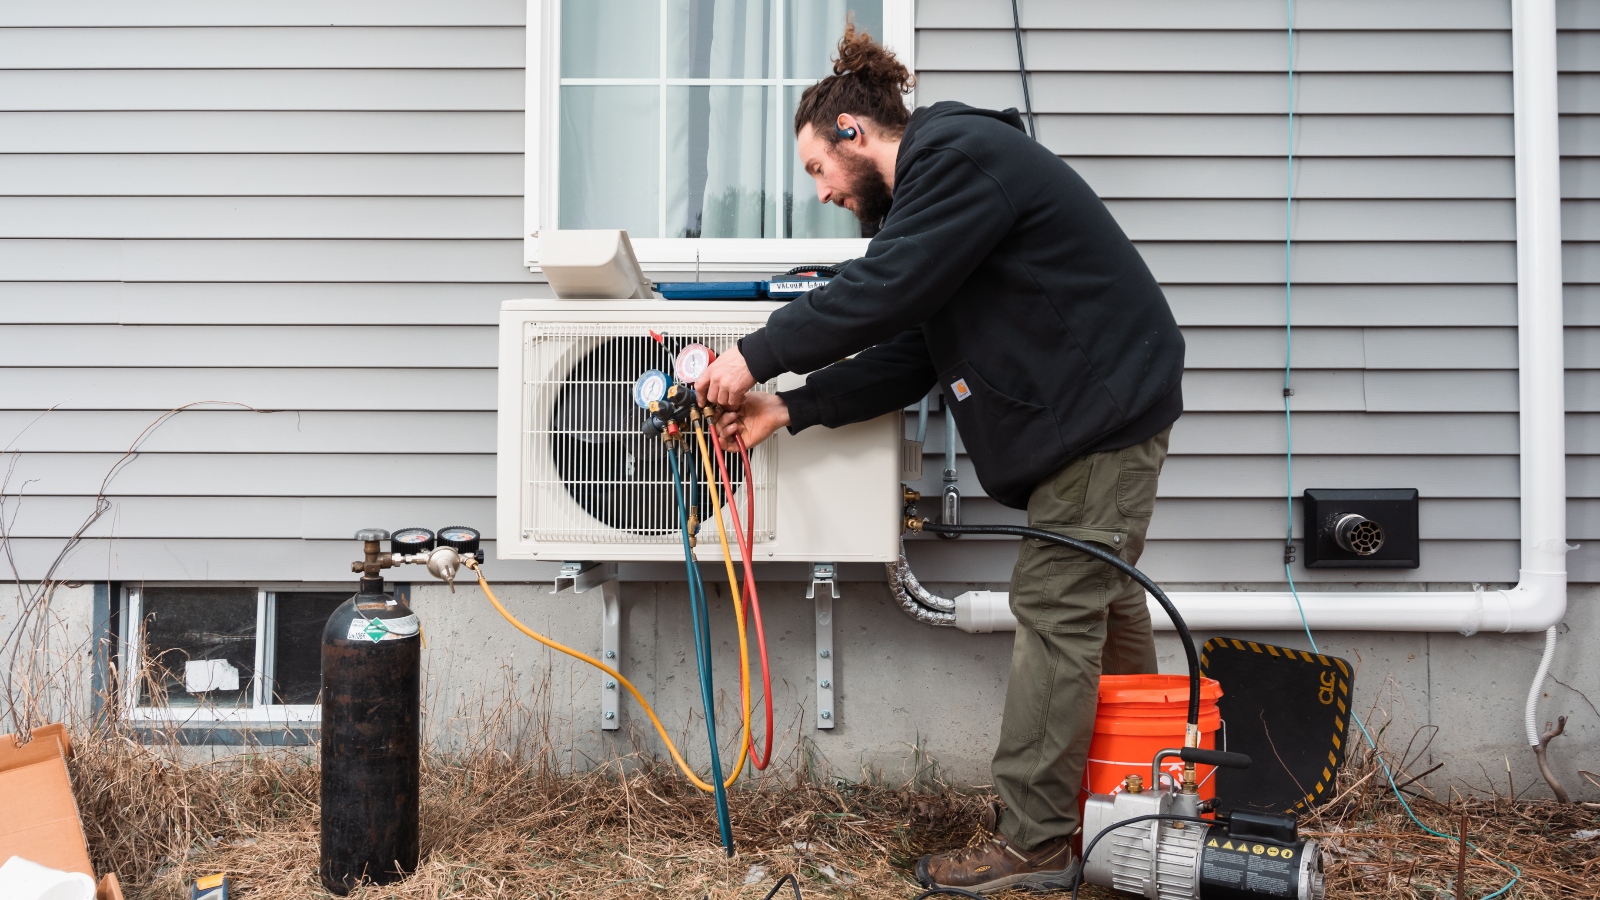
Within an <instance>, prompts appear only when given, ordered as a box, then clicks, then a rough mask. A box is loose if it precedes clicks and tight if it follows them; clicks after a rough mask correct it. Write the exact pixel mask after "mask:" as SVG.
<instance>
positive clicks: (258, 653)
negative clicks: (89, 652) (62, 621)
mask: <svg viewBox="0 0 1600 900" xmlns="http://www.w3.org/2000/svg"><path fill="white" fill-rule="evenodd" d="M350 594H351V591H350V589H349V588H348V587H333V586H330V587H329V588H328V589H326V590H316V589H311V588H307V587H305V586H299V585H297V586H294V587H276V586H259V585H256V586H251V585H236V584H235V585H194V584H183V585H163V584H141V585H138V586H133V585H129V586H125V587H124V588H123V589H122V597H121V613H122V618H121V621H122V623H123V627H122V636H121V643H120V648H119V649H120V659H121V666H120V670H121V672H122V674H123V680H124V684H123V687H122V691H123V695H122V706H123V709H124V710H126V714H127V716H128V718H130V719H134V720H140V721H151V722H170V723H175V724H188V723H223V724H226V723H238V724H279V723H286V724H287V723H314V722H316V721H317V720H318V706H317V700H318V696H317V695H318V693H319V691H320V690H321V681H322V662H321V660H322V629H323V626H324V625H325V624H326V623H327V621H328V616H329V615H331V614H332V613H333V611H334V610H335V609H336V608H337V607H338V606H339V605H340V604H341V603H343V602H345V601H346V600H348V599H349V598H350Z"/></svg>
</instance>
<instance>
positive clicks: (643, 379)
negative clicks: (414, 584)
mask: <svg viewBox="0 0 1600 900" xmlns="http://www.w3.org/2000/svg"><path fill="white" fill-rule="evenodd" d="M681 358H682V357H680V359H681ZM667 384H668V379H667V373H665V372H663V371H661V370H660V369H649V370H646V371H645V373H644V374H643V375H640V376H639V379H638V380H637V381H635V382H634V383H633V403H634V405H635V406H637V407H639V408H640V409H649V408H650V404H651V403H653V402H655V401H657V400H660V399H661V398H663V397H665V396H667Z"/></svg>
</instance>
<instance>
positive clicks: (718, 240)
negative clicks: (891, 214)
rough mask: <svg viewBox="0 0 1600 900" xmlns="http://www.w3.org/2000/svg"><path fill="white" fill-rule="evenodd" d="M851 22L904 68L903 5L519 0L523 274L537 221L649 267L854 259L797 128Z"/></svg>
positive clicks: (847, 219)
mask: <svg viewBox="0 0 1600 900" xmlns="http://www.w3.org/2000/svg"><path fill="white" fill-rule="evenodd" d="M847 15H851V16H854V18H855V22H856V25H857V28H858V29H860V30H863V31H866V32H869V33H870V34H871V35H872V36H873V37H874V38H875V39H876V40H878V41H879V42H881V43H883V44H884V45H885V46H887V47H889V48H890V49H891V50H893V51H894V52H895V53H896V54H897V55H898V56H899V57H900V59H901V60H902V61H903V62H904V63H905V64H906V65H907V67H908V68H913V69H914V60H913V57H912V52H913V47H914V35H913V32H914V26H913V4H912V0H529V2H528V23H529V24H528V29H527V31H528V64H527V79H528V81H527V110H528V112H527V129H528V132H527V142H526V146H527V153H526V155H525V159H526V166H527V173H526V178H525V193H526V201H525V207H524V223H525V226H526V227H525V230H524V232H523V238H524V246H525V253H526V262H527V265H528V266H529V267H531V268H536V267H537V266H538V263H539V241H538V233H539V230H540V228H541V227H542V228H551V229H555V228H560V229H573V228H625V229H627V231H628V236H629V238H630V239H631V241H632V244H633V247H634V251H635V253H636V254H637V255H638V257H639V261H640V262H641V263H642V264H643V265H644V266H645V268H646V269H653V270H664V271H684V270H694V269H697V268H698V269H704V270H706V271H718V270H721V271H749V270H751V269H752V268H754V269H756V270H760V269H763V268H776V267H787V266H789V265H794V264H798V263H805V262H830V261H838V260H843V259H846V258H849V257H853V256H859V255H860V254H861V253H862V252H863V251H864V250H865V248H866V243H867V242H866V240H865V239H863V238H862V237H861V230H860V225H859V223H857V221H856V219H855V217H854V216H853V215H852V214H851V213H850V212H848V211H847V210H844V209H841V208H839V207H835V206H831V205H828V206H825V205H823V204H821V203H819V202H818V201H817V195H816V188H815V186H814V185H813V183H812V180H811V177H810V176H809V175H807V174H806V172H805V170H804V169H803V168H802V167H801V166H800V162H799V159H798V156H797V153H796V149H795V140H794V133H793V127H792V123H793V121H794V110H795V107H796V105H797V104H798V103H799V101H800V94H801V92H802V91H804V90H805V88H806V87H807V86H809V85H811V84H813V83H815V82H816V81H817V80H818V79H820V78H822V77H824V76H826V75H828V74H829V73H830V72H831V71H832V68H831V59H832V57H833V55H834V53H835V48H836V45H837V44H838V41H839V38H840V37H841V36H842V35H843V33H844V27H845V17H846V16H847ZM908 102H909V98H908Z"/></svg>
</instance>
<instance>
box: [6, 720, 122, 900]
mask: <svg viewBox="0 0 1600 900" xmlns="http://www.w3.org/2000/svg"><path fill="white" fill-rule="evenodd" d="M71 753H72V742H71V740H70V739H69V738H68V737H67V727H66V726H65V725H60V724H56V725H45V726H43V727H40V728H35V729H34V730H33V740H32V741H29V742H28V743H27V744H19V743H18V741H17V737H16V735H9V734H8V735H4V736H0V861H4V860H7V859H10V858H11V857H13V856H20V857H22V858H23V859H26V860H30V861H32V862H36V863H38V864H39V865H41V866H49V867H50V868H52V869H60V870H62V871H65V872H82V873H83V874H85V875H88V876H89V877H90V878H93V877H94V869H93V868H92V866H91V865H90V863H89V843H88V841H87V840H86V839H85V838H84V836H83V822H82V821H81V820H80V819H79V817H78V802H77V800H75V799H74V798H73V796H72V781H71V778H70V777H69V776H68V774H67V757H68V756H70V755H71ZM96 900H122V889H121V887H120V886H119V885H118V884H117V876H116V875H115V874H114V873H109V872H108V873H107V874H106V876H105V877H104V878H102V879H100V881H99V887H98V890H97V892H96Z"/></svg>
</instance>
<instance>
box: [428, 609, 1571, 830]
mask: <svg viewBox="0 0 1600 900" xmlns="http://www.w3.org/2000/svg"><path fill="white" fill-rule="evenodd" d="M725 587H726V586H725V585H717V584H712V585H709V588H710V590H711V591H712V610H711V616H712V631H713V640H714V641H715V643H716V644H717V647H716V678H717V685H718V698H719V703H721V704H722V712H721V714H720V715H719V727H720V729H721V733H720V737H721V739H722V741H721V742H722V745H723V746H724V748H729V747H733V746H735V743H734V741H735V738H736V736H737V735H736V732H735V731H734V729H735V728H736V727H737V721H738V707H737V700H738V691H737V684H738V683H737V668H736V660H737V659H738V646H737V638H736V634H735V629H734V627H733V622H734V618H733V612H732V608H731V605H730V604H729V602H728V598H727V594H726V590H725ZM971 587H976V586H975V585H936V586H934V589H935V590H938V591H941V592H942V593H945V594H947V595H948V594H951V593H956V592H959V591H960V590H965V589H968V588H971ZM990 587H995V586H992V585H991V586H990ZM1002 587H1003V586H1002ZM1174 587H1176V586H1174ZM1439 587H1441V588H1442V587H1444V586H1442V585H1441V586H1439ZM841 589H842V593H843V597H842V598H841V599H840V600H839V601H836V603H835V606H834V610H835V622H834V647H835V655H834V672H835V680H836V685H837V691H838V696H837V702H836V715H837V719H836V721H837V727H836V728H834V729H833V730H831V731H818V730H817V729H816V728H815V727H814V723H815V721H816V719H815V709H814V702H815V696H816V693H815V692H816V684H815V667H814V664H813V656H814V653H815V650H814V641H815V629H814V625H813V606H812V602H811V601H809V600H807V599H805V586H804V585H803V584H798V583H794V582H777V583H772V584H768V585H766V586H765V587H764V588H763V590H762V594H761V599H762V607H763V610H764V611H765V623H766V627H767V640H768V649H769V652H770V655H771V664H772V676H773V693H774V696H775V697H776V698H777V704H776V707H775V709H776V722H775V731H776V733H777V738H776V744H777V748H776V751H775V753H776V757H777V758H778V759H781V760H784V761H785V764H786V765H785V768H786V769H787V767H788V766H793V765H796V764H801V763H804V762H810V763H813V764H820V765H825V766H826V767H827V770H828V771H829V772H831V773H832V774H835V775H838V776H841V777H844V778H849V779H858V778H863V777H872V778H883V779H885V780H888V781H890V782H906V781H910V780H911V779H913V778H914V777H918V776H919V775H920V777H922V778H927V777H928V776H929V775H930V774H933V773H934V772H933V770H930V769H929V768H928V767H929V766H936V767H937V769H936V773H937V775H938V776H940V777H942V778H944V779H946V780H948V781H949V782H951V783H955V784H960V785H969V786H970V785H982V784H985V783H987V782H988V780H989V772H988V767H989V757H990V754H991V752H992V751H993V748H994V744H995V741H996V738H997V736H998V732H999V727H1000V711H1001V707H1002V700H1003V698H1004V695H1005V688H1006V681H1007V674H1008V671H1009V664H1010V655H1011V641H1012V635H1010V634H990V635H972V634H966V633H963V632H960V631H957V630H955V629H946V628H932V627H928V626H924V625H920V624H917V623H915V622H912V621H911V620H909V619H908V618H906V617H905V615H904V614H903V613H902V612H900V610H899V609H898V608H896V607H895V606H894V605H893V604H892V602H891V601H890V599H889V596H888V591H887V588H886V587H885V586H884V585H882V584H876V583H862V582H847V583H845V584H843V585H842V586H841ZM497 594H498V595H499V596H500V597H501V599H502V600H503V601H504V602H505V603H506V605H507V607H508V608H509V609H510V610H511V611H512V612H513V613H514V614H515V615H517V616H518V617H519V618H521V619H522V620H523V621H524V622H525V623H526V624H527V625H528V626H529V627H531V628H534V629H535V630H538V631H541V632H542V633H544V634H546V635H549V636H551V637H553V638H555V639H556V640H558V641H561V642H564V643H567V644H568V645H570V646H572V647H574V648H576V649H579V650H582V651H584V652H588V653H591V654H598V652H599V648H600V600H599V592H598V591H593V592H590V593H587V594H573V593H572V592H571V591H570V590H568V591H563V592H562V593H560V594H551V593H550V587H549V586H548V585H538V584H507V585H505V586H504V587H503V588H500V589H497ZM1597 598H1600V588H1597V587H1596V586H1593V585H1580V586H1575V587H1574V588H1573V589H1572V591H1571V602H1570V606H1569V612H1568V615H1567V618H1566V621H1565V622H1564V623H1563V625H1562V630H1563V632H1564V633H1563V635H1562V638H1561V643H1560V647H1559V649H1558V651H1557V654H1556V657H1555V662H1554V665H1553V666H1552V668H1551V675H1552V676H1553V677H1552V679H1551V680H1549V681H1547V682H1546V684H1545V689H1544V694H1545V698H1544V699H1543V700H1542V702H1541V705H1540V722H1541V725H1542V723H1543V721H1544V720H1545V719H1551V720H1553V719H1554V718H1555V717H1556V716H1557V715H1568V716H1570V721H1569V723H1568V726H1567V733H1566V735H1565V736H1563V737H1561V738H1559V739H1557V741H1556V742H1555V743H1554V744H1553V745H1552V749H1551V758H1552V763H1553V766H1554V769H1555V771H1556V772H1557V774H1558V776H1559V777H1561V778H1563V779H1564V780H1565V783H1566V785H1567V787H1568V788H1569V790H1573V791H1574V793H1575V794H1578V795H1581V796H1585V797H1588V798H1591V799H1592V798H1594V797H1596V796H1600V791H1596V790H1595V789H1594V788H1593V787H1592V786H1590V785H1588V784H1586V783H1585V782H1584V781H1583V779H1582V778H1581V777H1580V776H1579V775H1578V774H1577V770H1579V769H1588V770H1590V771H1600V712H1597V711H1596V710H1595V709H1594V707H1593V706H1591V705H1590V704H1589V703H1588V702H1586V700H1585V699H1584V697H1583V696H1580V694H1579V692H1582V694H1585V695H1587V696H1588V698H1590V699H1591V700H1596V701H1600V666H1596V665H1594V664H1593V662H1592V661H1589V662H1586V660H1592V659H1593V656H1594V640H1595V639H1594V638H1593V637H1592V635H1594V634H1595V632H1596V629H1597V628H1600V614H1597V612H1596V608H1597V604H1596V600H1597ZM413 606H414V607H415V608H416V609H417V611H418V613H419V615H420V616H421V617H422V621H423V623H424V629H425V632H426V634H427V637H428V651H427V653H426V665H427V666H428V673H429V674H428V678H429V696H430V700H429V703H430V715H429V719H428V722H429V727H430V729H432V731H433V733H434V734H435V736H436V738H437V739H439V740H441V741H444V742H447V743H448V742H449V741H451V740H461V739H463V738H464V737H465V736H467V735H471V734H472V733H474V731H475V730H477V731H480V732H481V726H483V725H484V724H486V723H491V724H492V720H493V718H494V717H495V716H499V717H502V718H504V717H505V715H506V709H505V707H503V706H501V705H500V703H499V701H500V700H501V699H503V698H506V697H511V698H514V699H516V700H518V705H520V706H521V708H522V709H523V711H524V714H526V711H527V710H528V709H530V708H531V709H536V710H538V711H539V712H540V714H541V715H543V716H546V717H548V718H547V720H546V721H547V722H548V724H549V725H551V726H552V727H551V729H550V733H551V735H552V740H553V742H554V744H555V746H556V748H557V749H559V750H560V752H561V753H563V754H564V756H565V758H566V759H567V761H568V762H569V763H570V764H572V765H575V766H580V767H581V766H584V765H588V764H591V763H592V762H593V761H595V760H600V759H605V758H608V757H611V756H614V755H618V754H626V753H629V752H632V751H633V750H635V749H638V748H644V749H647V750H648V751H650V752H654V753H661V752H662V751H661V747H660V743H659V741H658V740H656V738H655V736H654V734H653V732H652V730H651V728H650V724H649V721H648V719H647V718H646V717H645V715H644V714H643V712H642V711H641V710H640V709H639V707H638V705H637V704H636V703H634V702H633V701H632V700H631V699H630V698H624V700H623V702H622V710H623V712H622V713H621V721H622V729H621V730H620V731H619V732H614V733H611V734H608V735H604V736H602V732H601V729H600V725H601V721H600V713H599V697H600V692H601V690H602V680H603V677H602V676H601V675H600V674H599V673H598V672H597V671H595V670H592V669H590V668H589V667H588V666H586V665H583V664H581V663H576V662H573V661H571V660H569V659H567V658H566V657H562V656H560V655H559V654H555V653H553V652H551V651H547V650H546V649H545V648H543V647H540V646H538V645H536V644H535V643H533V642H532V641H531V640H529V639H527V638H525V637H523V636H522V635H520V634H518V633H516V632H515V631H513V630H512V629H511V628H510V627H509V626H507V625H506V624H505V623H504V621H503V620H502V619H501V618H500V616H499V614H498V613H496V612H495V611H494V609H493V607H491V606H490V605H489V604H488V602H487V601H486V600H485V599H484V598H483V596H482V593H481V592H480V591H479V590H478V589H477V588H476V587H466V586H461V587H459V588H458V590H457V593H456V594H454V595H452V594H450V593H449V591H448V589H447V588H444V587H443V586H434V585H417V586H415V587H414V588H413ZM622 609H623V626H622V628H623V635H622V639H623V647H624V651H623V653H622V654H621V655H622V658H623V659H622V662H623V667H622V671H623V674H625V675H626V676H627V677H628V678H629V679H631V680H633V681H634V683H635V684H636V685H637V686H638V688H639V689H640V691H641V692H643V693H644V695H645V696H646V697H647V698H648V699H649V700H650V702H651V703H652V704H654V705H655V706H656V709H657V712H658V713H659V714H660V715H661V718H662V720H663V721H664V722H665V723H666V725H667V727H668V729H669V731H671V732H672V733H673V736H674V739H675V740H679V744H680V746H681V747H682V748H684V750H685V752H686V754H687V756H688V757H689V759H690V761H691V763H692V764H694V765H696V766H704V765H705V763H706V760H707V754H706V750H705V738H704V731H703V728H702V726H701V723H700V714H699V709H700V699H699V687H698V681H697V679H696V670H695V657H694V642H693V636H692V633H691V632H690V631H689V604H688V599H687V591H686V589H685V586H684V585H683V584H682V583H659V582H654V583H644V582H625V583H624V584H623V585H622ZM1210 636H1211V635H1209V634H1197V635H1196V639H1197V640H1198V641H1203V640H1205V638H1207V637H1210ZM1230 636H1233V637H1240V638H1249V639H1252V640H1257V641H1261V642H1268V643H1275V644H1280V645H1287V646H1293V647H1306V646H1307V645H1306V640H1305V635H1304V634H1300V633H1292V632H1291V633H1283V632H1260V633H1250V634H1243V633H1236V634H1232V635H1230ZM1317 637H1318V642H1319V645H1320V647H1321V649H1322V650H1323V651H1324V652H1325V653H1331V654H1336V655H1339V656H1342V657H1344V658H1345V659H1347V660H1349V661H1350V662H1351V663H1352V664H1353V665H1354V666H1355V667H1356V670H1357V675H1356V680H1355V686H1354V688H1353V690H1354V696H1355V701H1354V702H1355V708H1356V709H1357V710H1358V711H1360V713H1361V715H1362V716H1363V718H1364V719H1365V720H1366V721H1367V722H1368V723H1369V728H1370V730H1371V731H1372V732H1373V734H1374V735H1375V736H1377V735H1379V733H1380V731H1381V732H1382V734H1381V739H1382V741H1383V742H1384V743H1385V744H1386V745H1387V746H1388V747H1390V748H1391V749H1399V748H1400V747H1403V746H1404V745H1405V744H1406V743H1407V742H1408V741H1410V740H1411V738H1412V735H1413V734H1414V733H1416V732H1417V731H1418V730H1419V729H1424V733H1423V734H1422V735H1421V736H1419V737H1418V738H1417V741H1416V745H1415V746H1416V747H1418V748H1420V747H1422V746H1423V744H1424V743H1425V742H1427V739H1428V737H1429V734H1428V733H1427V732H1426V729H1428V728H1429V727H1430V726H1432V727H1434V728H1436V729H1437V733H1436V734H1433V735H1432V737H1433V740H1432V742H1431V744H1429V745H1428V747H1427V749H1426V751H1425V752H1424V753H1423V754H1422V757H1423V762H1422V763H1421V764H1419V765H1416V766H1414V770H1416V771H1420V770H1422V769H1425V768H1427V767H1429V766H1432V765H1433V764H1434V763H1437V762H1443V763H1445V767H1444V769H1442V770H1441V771H1440V772H1439V773H1438V774H1437V775H1435V776H1433V777H1432V778H1430V779H1429V782H1430V785H1431V787H1432V788H1433V789H1434V790H1440V789H1443V788H1445V787H1447V786H1450V785H1454V786H1457V787H1459V788H1461V789H1464V790H1473V791H1479V792H1488V791H1491V790H1494V791H1499V792H1501V793H1502V794H1503V793H1505V792H1506V791H1507V790H1508V789H1509V788H1508V785H1514V786H1515V790H1516V791H1517V793H1519V794H1524V792H1526V795H1528V796H1544V795H1548V793H1549V791H1548V789H1547V788H1546V787H1545V785H1544V783H1543V782H1542V781H1541V780H1540V779H1539V776H1538V774H1537V771H1536V769H1535V767H1534V761H1533V756H1532V754H1531V753H1530V752H1529V750H1528V747H1527V742H1526V740H1525V739H1524V737H1523V734H1524V729H1523V724H1522V709H1523V702H1524V700H1525V698H1526V696H1527V691H1528V685H1529V683H1530V682H1531V680H1532V678H1533V674H1534V670H1535V668H1536V667H1537V665H1538V661H1539V655H1540V651H1541V649H1542V635H1537V634H1479V635H1475V636H1472V637H1463V636H1461V635H1440V634H1395V633H1370V632H1332V631H1330V632H1324V633H1322V634H1319V635H1318V636H1317ZM1158 643H1159V650H1160V654H1161V668H1162V671H1164V672H1182V671H1183V654H1182V650H1181V648H1180V646H1179V644H1178V642H1177V639H1176V637H1174V636H1172V635H1171V633H1170V632H1168V633H1164V634H1162V635H1161V636H1160V637H1159V639H1158ZM752 652H753V648H752ZM1555 679H1559V680H1560V681H1561V682H1565V683H1566V684H1567V685H1570V686H1571V687H1570V688H1568V687H1563V686H1562V685H1561V684H1559V683H1557V681H1556V680H1555ZM1385 725H1387V727H1386V728H1384V727H1383V726H1385ZM757 727H758V728H759V727H760V726H759V719H758V726H757ZM684 735H687V737H686V738H683V739H681V740H680V737H682V736H684ZM1355 740H1356V741H1359V740H1360V737H1359V735H1356V736H1355ZM727 758H728V756H727V751H726V750H725V751H724V759H727ZM1508 765H1509V768H1510V771H1509V778H1508V772H1507V766H1508ZM789 771H792V770H789Z"/></svg>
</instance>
